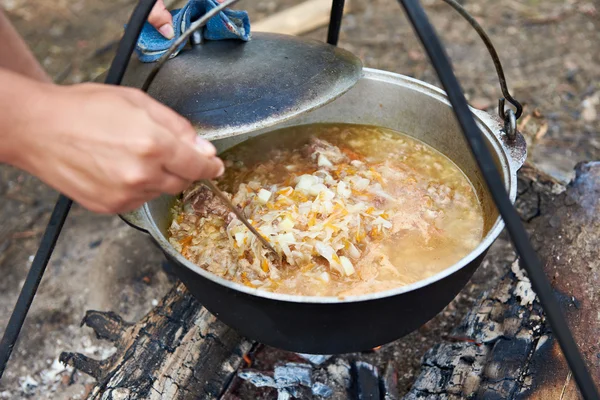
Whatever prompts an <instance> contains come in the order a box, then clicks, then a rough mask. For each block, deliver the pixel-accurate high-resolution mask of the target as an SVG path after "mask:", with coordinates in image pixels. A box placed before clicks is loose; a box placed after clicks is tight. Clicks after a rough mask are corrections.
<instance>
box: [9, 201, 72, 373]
mask: <svg viewBox="0 0 600 400" xmlns="http://www.w3.org/2000/svg"><path fill="white" fill-rule="evenodd" d="M72 204H73V202H72V201H71V199H69V198H67V197H65V196H63V195H62V194H61V195H60V196H59V198H58V200H57V201H56V206H55V207H54V211H52V215H51V216H50V221H49V222H48V226H47V227H46V231H45V232H44V236H42V242H41V243H40V247H39V248H38V251H37V253H36V254H35V258H34V259H33V263H32V264H31V268H30V269H29V272H28V273H27V278H25V283H24V284H23V288H22V289H21V293H20V294H19V298H18V299H17V304H15V308H14V310H13V312H12V314H11V316H10V319H9V321H8V325H7V326H6V330H5V331H4V335H3V336H2V341H1V342H0V378H2V374H4V370H5V368H6V364H7V363H8V360H9V358H10V355H11V354H12V350H13V348H14V346H15V343H16V341H17V338H18V337H19V333H20V332H21V328H22V327H23V322H25V317H27V313H28V312H29V307H30V306H31V303H32V302H33V298H34V297H35V294H36V292H37V288H38V286H39V285H40V282H41V281H42V277H43V276H44V271H46V266H47V265H48V261H49V260H50V257H51V256H52V251H53V250H54V246H55V245H56V242H57V240H58V236H59V235H60V231H61V230H62V227H63V225H64V223H65V220H66V219H67V215H68V214H69V210H70V209H71V205H72Z"/></svg>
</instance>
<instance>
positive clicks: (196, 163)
mask: <svg viewBox="0 0 600 400" xmlns="http://www.w3.org/2000/svg"><path fill="white" fill-rule="evenodd" d="M175 141H176V142H178V143H176V145H175V146H174V147H173V148H172V152H171V154H170V155H168V156H167V157H166V158H165V159H164V160H163V165H164V168H165V169H166V170H167V171H168V172H169V173H171V174H173V175H176V176H178V177H179V178H181V179H184V180H188V181H196V180H198V179H213V178H216V177H218V176H220V175H221V174H223V172H224V170H225V166H224V165H223V161H221V159H219V158H218V157H215V156H214V155H212V156H209V155H206V153H203V152H201V151H200V150H199V149H198V147H197V146H190V145H189V144H188V143H186V142H184V141H181V140H177V139H176V140H175Z"/></svg>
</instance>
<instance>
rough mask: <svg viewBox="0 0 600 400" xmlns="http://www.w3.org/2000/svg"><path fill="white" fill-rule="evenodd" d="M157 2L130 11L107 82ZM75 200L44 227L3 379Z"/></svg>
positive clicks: (3, 356) (59, 204)
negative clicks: (131, 12)
mask: <svg viewBox="0 0 600 400" xmlns="http://www.w3.org/2000/svg"><path fill="white" fill-rule="evenodd" d="M155 2H156V0H140V2H139V3H138V5H137V6H136V8H135V10H134V11H133V14H131V18H130V19H129V23H128V24H127V28H126V29H125V33H124V34H123V38H122V39H121V42H120V43H119V48H118V49H117V54H116V56H115V58H114V60H113V62H112V64H111V66H110V69H109V70H108V74H107V76H106V81H105V83H106V84H109V85H119V84H120V83H121V80H122V79H123V75H124V74H125V70H126V69H127V65H128V63H129V59H130V58H131V54H132V53H133V50H134V48H135V44H136V43H137V38H138V36H139V35H140V32H141V31H142V27H143V26H144V23H145V22H146V20H147V19H148V15H150V11H151V10H152V7H153V6H154V3H155ZM72 204H73V201H72V200H71V199H69V198H68V197H66V196H64V195H62V194H61V195H60V196H59V198H58V200H57V201H56V205H55V206H54V210H53V211H52V215H51V216H50V222H48V226H47V227H46V230H45V231H44V235H43V236H42V242H41V243H40V246H39V247H38V250H37V253H36V254H35V257H34V259H33V263H32V265H31V268H30V269H29V272H28V273H27V278H26V279H25V283H24V284H23V288H22V289H21V293H20V294H19V298H18V299H17V304H16V305H15V308H14V309H13V312H12V315H11V316H10V320H9V321H8V325H7V326H6V330H5V331H4V335H3V336H2V341H0V379H2V375H3V374H4V370H5V369H6V364H7V363H8V360H9V359H10V355H11V353H12V350H13V348H14V346H15V343H16V342H17V339H18V338H19V333H20V332H21V328H22V327H23V323H24V322H25V318H26V317H27V313H28V312H29V308H30V307H31V303H32V302H33V298H34V297H35V294H36V292H37V289H38V286H39V285H40V282H41V281H42V277H43V276H44V272H45V271H46V266H47V265H48V261H50V257H51V256H52V252H53V251H54V246H55V245H56V242H57V241H58V237H59V236H60V232H61V230H62V227H63V225H64V223H65V220H66V219H67V216H68V215H69V210H70V209H71V205H72Z"/></svg>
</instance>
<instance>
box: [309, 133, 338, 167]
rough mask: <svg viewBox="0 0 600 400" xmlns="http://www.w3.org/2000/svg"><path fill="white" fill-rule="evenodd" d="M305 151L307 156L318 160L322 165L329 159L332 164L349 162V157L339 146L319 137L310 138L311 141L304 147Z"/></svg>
mask: <svg viewBox="0 0 600 400" xmlns="http://www.w3.org/2000/svg"><path fill="white" fill-rule="evenodd" d="M303 153H304V156H305V157H309V158H310V159H312V160H315V161H317V162H318V163H319V165H320V166H321V164H322V163H325V164H326V162H327V161H329V162H330V163H332V164H339V163H342V162H349V160H348V157H347V156H346V155H345V154H344V153H342V151H341V150H340V149H339V147H337V146H334V145H332V144H331V143H329V142H327V141H325V140H321V139H317V138H312V139H311V140H310V143H309V144H307V145H306V147H304V151H303ZM323 157H324V159H323Z"/></svg>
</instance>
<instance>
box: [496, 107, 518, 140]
mask: <svg viewBox="0 0 600 400" xmlns="http://www.w3.org/2000/svg"><path fill="white" fill-rule="evenodd" d="M498 103H499V106H500V110H501V111H504V99H500V101H498ZM503 119H504V132H505V133H506V136H507V137H508V140H510V141H513V140H515V139H516V138H517V117H516V116H515V112H514V111H513V110H512V109H510V108H509V109H508V110H506V112H505V113H504V118H503Z"/></svg>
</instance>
